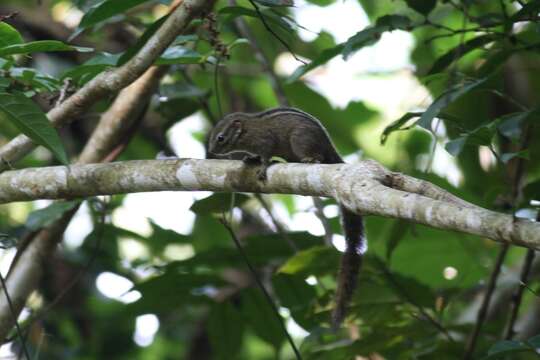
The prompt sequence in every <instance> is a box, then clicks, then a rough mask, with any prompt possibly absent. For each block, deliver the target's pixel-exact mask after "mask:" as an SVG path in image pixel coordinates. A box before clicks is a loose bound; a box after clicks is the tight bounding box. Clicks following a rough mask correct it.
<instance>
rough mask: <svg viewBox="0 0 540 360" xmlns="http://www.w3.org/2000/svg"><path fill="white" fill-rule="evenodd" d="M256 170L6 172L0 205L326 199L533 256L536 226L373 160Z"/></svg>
mask: <svg viewBox="0 0 540 360" xmlns="http://www.w3.org/2000/svg"><path fill="white" fill-rule="evenodd" d="M256 170H257V167H255V166H253V167H252V166H244V164H243V162H241V161H233V160H196V159H177V160H176V159H175V160H138V161H126V162H117V163H112V164H90V165H73V166H70V167H65V166H55V167H45V168H33V169H23V170H12V171H6V172H4V173H2V174H0V203H7V202H12V201H28V200H36V199H61V198H79V197H87V196H95V195H112V194H125V193H133V192H148V191H164V190H180V191H194V190H197V191H200V190H206V191H225V192H229V191H235V192H239V191H241V192H261V193H281V194H298V195H309V196H326V197H332V198H334V199H336V200H337V201H338V202H339V203H342V204H343V205H344V206H345V207H347V208H348V209H350V210H351V211H353V212H355V213H361V214H364V215H379V216H385V217H393V218H400V219H405V220H410V221H414V222H417V223H421V224H425V225H429V226H432V227H435V228H440V229H448V230H455V231H460V232H464V233H469V234H475V235H480V236H484V237H487V238H490V239H493V240H496V241H500V242H503V243H507V244H513V245H520V246H525V247H528V248H534V249H539V248H540V224H538V223H535V222H534V221H530V220H526V219H514V218H513V217H512V216H511V215H506V214H501V213H497V212H494V211H490V210H486V209H482V208H479V207H476V206H474V205H472V204H468V203H466V202H464V201H463V200H459V199H458V198H457V197H454V196H453V195H450V194H449V193H448V192H446V191H444V190H442V189H440V188H438V187H437V186H435V185H433V184H430V183H429V182H425V181H421V184H422V186H420V187H414V186H409V185H408V184H417V183H418V181H420V180H415V179H413V178H411V177H408V176H406V175H402V174H397V173H393V172H390V171H388V170H387V169H385V168H384V167H383V166H382V165H380V164H379V163H377V162H376V161H373V160H365V161H361V162H359V163H357V164H354V165H352V164H333V165H327V164H275V165H272V166H271V167H270V169H269V171H268V180H267V181H266V182H265V183H261V182H260V181H258V180H257V175H256ZM395 179H402V180H403V181H394V180H395ZM388 185H391V186H394V187H395V188H392V187H390V186H388ZM458 200H459V201H458Z"/></svg>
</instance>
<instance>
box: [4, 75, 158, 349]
mask: <svg viewBox="0 0 540 360" xmlns="http://www.w3.org/2000/svg"><path fill="white" fill-rule="evenodd" d="M166 70H167V67H155V66H154V67H151V68H150V69H148V70H147V71H146V73H145V74H143V76H141V77H140V78H139V79H138V80H137V81H135V82H134V83H133V84H131V85H130V86H129V87H127V88H125V89H124V90H122V91H121V92H120V93H119V95H118V96H117V97H116V99H115V101H114V102H113V104H112V105H111V106H110V107H109V109H108V110H107V111H106V112H105V113H103V115H102V116H101V119H100V122H99V124H98V126H97V127H96V129H95V130H94V132H93V133H92V136H91V138H90V139H89V141H88V142H87V144H86V145H85V148H84V149H83V151H82V154H81V156H80V158H79V160H78V162H79V164H84V163H90V162H97V161H103V160H104V159H105V158H108V157H109V156H108V154H109V153H111V151H113V150H114V149H115V147H117V146H118V145H119V144H125V143H126V142H127V141H128V140H129V138H130V132H131V135H132V133H133V132H132V131H130V130H131V128H132V127H133V126H134V123H135V122H136V121H137V119H140V118H141V116H143V111H144V109H145V104H146V103H147V102H148V99H149V98H150V97H151V95H152V94H153V93H154V92H155V90H156V88H157V86H158V84H159V81H160V79H161V77H162V76H163V75H164V74H165V72H166ZM114 153H115V155H118V152H116V151H114ZM43 184H46V183H43ZM77 210H78V206H77V207H76V208H74V209H73V210H71V211H69V212H67V213H65V214H64V215H63V216H62V217H61V218H60V219H59V220H58V221H56V222H55V223H53V224H52V225H50V226H48V227H46V228H44V229H41V230H40V231H37V232H35V233H34V234H32V235H31V236H30V237H28V241H26V242H24V243H22V245H21V246H20V247H19V249H18V251H17V255H16V257H15V259H14V260H13V262H12V263H11V266H10V271H9V275H8V277H7V289H8V293H9V294H10V295H11V297H12V299H13V304H14V305H13V308H14V312H15V313H16V315H17V314H19V313H20V312H21V310H22V309H23V307H24V305H25V303H26V299H27V298H28V296H29V295H30V294H31V293H32V291H34V290H35V289H36V288H37V286H38V283H39V280H40V279H41V277H42V273H43V268H44V267H45V266H47V260H48V259H50V255H51V253H52V252H53V251H54V250H55V248H56V244H57V243H58V242H59V241H60V240H61V239H62V235H63V233H64V231H65V229H66V228H67V226H68V225H69V222H70V221H71V218H72V217H73V215H74V214H75V213H76V212H77ZM2 291H3V290H2ZM3 295H4V294H1V293H0V340H3V339H5V337H6V336H7V334H8V332H9V330H10V329H11V327H12V326H13V319H12V314H11V311H10V308H9V307H8V306H7V305H8V304H6V302H5V300H4V299H5V296H3Z"/></svg>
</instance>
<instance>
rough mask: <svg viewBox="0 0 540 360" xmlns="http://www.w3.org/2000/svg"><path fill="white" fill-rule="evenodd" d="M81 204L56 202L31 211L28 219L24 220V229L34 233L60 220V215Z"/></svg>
mask: <svg viewBox="0 0 540 360" xmlns="http://www.w3.org/2000/svg"><path fill="white" fill-rule="evenodd" d="M80 203H81V202H80V201H75V200H74V201H58V202H54V203H52V204H51V205H49V206H47V207H45V208H43V209H39V210H36V211H32V212H31V213H30V215H28V218H27V219H26V227H27V228H28V229H29V230H30V231H35V230H38V229H41V228H42V227H45V226H47V225H49V224H52V223H53V222H55V221H56V220H58V219H60V218H61V217H62V215H64V214H65V213H66V212H68V211H69V210H71V209H74V208H75V207H77V206H78V205H79V204H80Z"/></svg>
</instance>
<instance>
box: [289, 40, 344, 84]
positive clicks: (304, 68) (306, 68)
mask: <svg viewBox="0 0 540 360" xmlns="http://www.w3.org/2000/svg"><path fill="white" fill-rule="evenodd" d="M344 46H345V45H344V44H339V45H336V46H334V47H333V48H329V49H324V50H323V51H322V52H321V54H320V55H319V56H318V57H317V58H316V59H315V60H313V61H311V62H310V63H309V64H305V65H301V66H299V67H298V68H296V70H295V71H294V72H293V73H292V75H291V76H289V78H288V79H287V83H291V82H294V81H296V80H298V79H300V78H301V77H302V76H304V75H305V74H307V73H308V72H310V71H311V70H313V69H315V68H316V67H319V66H321V65H324V64H326V63H327V62H328V61H330V60H331V59H333V58H334V57H336V56H337V55H339V54H340V53H341V52H342V51H343V48H344Z"/></svg>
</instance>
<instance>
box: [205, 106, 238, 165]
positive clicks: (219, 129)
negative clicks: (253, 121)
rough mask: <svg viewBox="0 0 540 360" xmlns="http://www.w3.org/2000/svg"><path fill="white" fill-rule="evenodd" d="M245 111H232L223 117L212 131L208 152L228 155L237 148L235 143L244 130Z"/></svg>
mask: <svg viewBox="0 0 540 360" xmlns="http://www.w3.org/2000/svg"><path fill="white" fill-rule="evenodd" d="M246 117H247V114H245V113H232V114H229V115H227V116H225V117H224V118H223V119H221V120H220V121H219V122H218V123H217V124H216V126H214V128H213V129H212V131H211V132H210V141H209V142H208V152H209V153H210V154H213V155H228V154H230V153H232V152H234V151H235V150H238V149H235V144H236V141H237V140H238V138H239V137H240V135H241V134H242V132H243V131H244V129H243V125H244V120H245V118H246Z"/></svg>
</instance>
